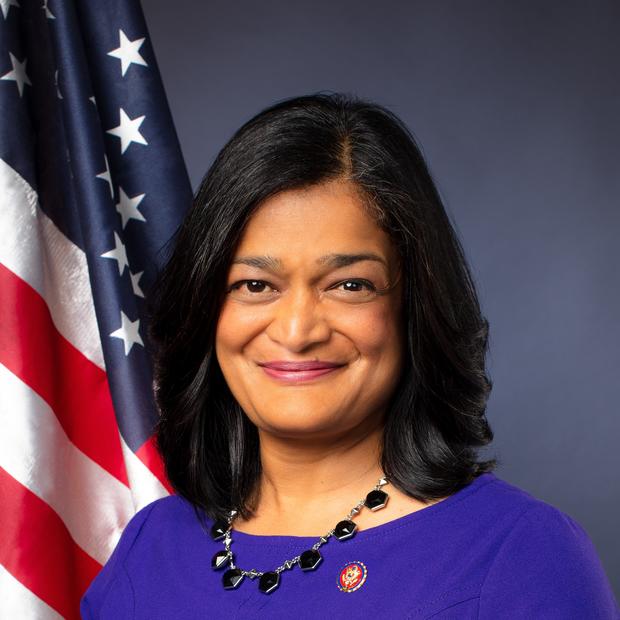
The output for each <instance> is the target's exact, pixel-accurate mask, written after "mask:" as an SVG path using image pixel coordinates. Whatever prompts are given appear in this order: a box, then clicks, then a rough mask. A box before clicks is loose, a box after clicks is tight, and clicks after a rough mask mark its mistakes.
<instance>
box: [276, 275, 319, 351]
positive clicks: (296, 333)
mask: <svg viewBox="0 0 620 620" xmlns="http://www.w3.org/2000/svg"><path fill="white" fill-rule="evenodd" d="M272 307H273V309H274V315H273V318H272V320H271V322H270V323H269V326H268V328H267V330H266V331H267V335H268V336H269V337H270V338H271V339H272V340H273V341H274V342H277V343H278V344H280V345H282V346H283V347H285V348H287V349H289V350H290V351H295V352H299V351H302V350H304V349H306V348H308V347H310V346H311V345H313V344H316V343H320V342H325V341H326V340H328V339H329V336H330V331H331V330H330V327H329V324H328V322H327V320H326V317H325V316H324V314H323V310H322V308H321V302H320V298H319V296H318V293H317V292H316V291H315V290H313V289H312V288H311V287H291V288H289V290H288V291H286V293H285V294H284V295H282V296H281V297H280V299H278V301H277V302H275V303H274V304H273V306H272Z"/></svg>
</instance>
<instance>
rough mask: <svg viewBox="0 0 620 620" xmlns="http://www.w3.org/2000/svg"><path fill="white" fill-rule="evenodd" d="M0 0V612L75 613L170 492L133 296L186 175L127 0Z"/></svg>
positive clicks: (149, 277)
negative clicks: (129, 529) (133, 529)
mask: <svg viewBox="0 0 620 620" xmlns="http://www.w3.org/2000/svg"><path fill="white" fill-rule="evenodd" d="M0 11H1V15H0V233H1V239H0V321H1V323H0V617H2V618H19V619H20V620H24V619H27V618H59V617H65V618H78V617H79V599H80V597H81V595H82V594H83V592H84V591H85V589H86V588H87V586H88V585H89V583H90V582H91V580H92V579H93V578H94V576H95V575H96V574H97V572H98V571H99V570H100V568H101V566H102V565H103V564H104V563H105V562H106V560H107V559H108V557H109V556H110V554H111V552H112V549H113V548H114V546H115V544H116V542H117V541H118V539H119V537H120V534H121V532H122V530H123V528H124V526H125V525H126V523H127V522H128V520H129V519H130V518H131V517H132V516H133V514H134V513H135V512H136V511H137V510H139V509H140V508H141V507H143V506H144V505H146V504H147V503H150V502H151V501H153V500H155V499H157V498H158V497H162V496H164V495H166V494H168V493H169V492H170V489H169V486H168V484H167V481H166V479H165V475H164V472H163V468H162V464H161V462H160V459H159V457H158V455H157V453H156V451H155V449H154V443H153V437H152V435H153V428H154V424H155V421H156V410H155V406H154V403H153V395H152V373H151V364H150V359H149V356H148V342H147V340H146V333H145V331H146V330H145V315H144V313H145V293H146V292H147V291H148V290H149V286H150V285H151V284H152V282H153V279H154V276H155V274H156V272H157V269H158V267H159V266H160V265H161V263H162V261H163V260H164V258H165V257H164V250H165V247H166V243H167V241H168V240H169V239H170V238H171V236H172V235H173V234H174V232H175V230H176V229H177V227H178V225H179V224H180V221H181V219H182V217H183V214H184V212H185V210H186V209H187V207H188V206H189V204H190V202H191V188H190V183H189V179H188V176H187V172H186V169H185V167H184V163H183V159H182V156H181V152H180V149H179V144H178V141H177V138H176V134H175V131H174V127H173V124H172V119H171V116H170V112H169V109H168V107H167V103H166V98H165V94H164V90H163V86H162V83H161V79H160V76H159V72H158V69H157V66H156V62H155V58H154V55H153V49H152V46H151V44H150V41H149V38H148V34H147V30H146V24H145V21H144V17H143V15H142V11H141V8H140V5H139V3H138V2H137V0H105V1H101V0H56V1H54V0H47V1H44V0H0Z"/></svg>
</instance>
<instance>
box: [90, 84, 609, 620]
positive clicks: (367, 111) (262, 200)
mask: <svg viewBox="0 0 620 620" xmlns="http://www.w3.org/2000/svg"><path fill="white" fill-rule="evenodd" d="M487 332H488V325H487V322H486V320H485V319H484V318H483V317H482V316H481V312H480V307H479V303H478V300H477V297H476V292H475V289H474V285H473V283H472V279H471V276H470V273H469V270H468V268H467V266H466V262H465V259H464V257H463V253H462V249H461V246H460V244H459V242H458V240H457V237H456V235H455V233H454V230H453V228H452V226H451V225H450V222H449V220H448V218H447V216H446V213H445V211H444V209H443V207H442V204H441V201H440V198H439V196H438V193H437V190H436V188H435V187H434V185H433V182H432V180H431V177H430V175H429V173H428V170H427V168H426V166H425V164H424V161H423V159H422V157H421V155H420V152H419V150H418V149H417V147H416V146H415V142H414V140H413V138H412V137H411V135H410V133H409V132H408V131H407V129H406V128H405V127H404V126H403V124H402V123H401V122H400V121H399V120H398V119H397V118H396V117H395V116H394V115H393V114H391V113H390V112H388V111H387V110H385V109H383V108H381V107H380V106H377V105H374V104H372V103H369V102H364V101H360V100H357V99H353V98H350V97H344V96H340V95H332V96H328V95H316V96H308V97H300V98H294V99H290V100H287V101H284V102H281V103H279V104H277V105H275V106H273V107H271V108H269V109H267V110H264V111H263V112H261V113H260V114H258V115H257V116H256V117H255V118H253V119H252V120H250V121H249V122H248V123H246V124H245V125H244V126H243V127H242V128H241V129H240V130H239V131H238V132H237V133H236V134H235V135H234V136H233V138H232V139H231V140H230V141H229V143H228V144H227V145H226V146H225V147H224V149H223V150H222V151H221V153H220V154H219V155H218V157H217V159H216V160H215V162H214V163H213V165H212V167H211V169H210V170H209V172H208V173H207V175H206V177H205V179H204V180H203V182H202V185H201V187H200V189H199V191H198V192H197V195H196V197H195V201H194V205H193V208H192V209H191V211H190V213H189V214H188V216H187V219H186V220H185V222H184V225H183V226H182V228H181V230H180V231H179V234H178V238H177V240H176V246H175V250H174V253H173V255H172V257H171V260H170V261H169V263H168V265H167V267H166V269H165V271H164V272H163V274H162V277H161V279H160V282H159V285H158V291H157V297H156V304H155V312H154V317H153V321H152V326H151V340H152V341H153V343H154V344H155V361H156V382H155V383H156V397H157V402H158V405H159V408H160V412H161V418H160V422H159V426H158V445H159V448H160V450H161V453H162V455H163V458H164V461H165V464H166V468H167V473H168V476H169V479H170V481H171V483H172V484H173V486H174V488H175V490H176V492H177V494H176V495H173V496H170V497H167V498H165V499H161V500H158V501H155V502H153V503H152V504H150V505H149V506H147V507H146V508H144V509H143V510H141V511H140V512H138V513H137V514H136V515H135V517H134V518H133V519H132V521H131V522H130V523H129V525H128V526H127V528H126V529H125V531H124V533H123V536H122V538H121V540H120V542H119V544H118V546H117V547H116V550H115V552H114V554H113V555H112V557H111V558H110V560H109V562H108V563H107V564H106V566H105V567H104V569H103V570H102V572H101V573H100V575H99V576H98V577H97V578H96V579H95V581H94V582H93V584H92V585H91V587H90V589H89V590H88V592H87V593H86V595H85V597H84V599H83V601H82V613H83V615H84V617H86V618H205V617H206V618H210V617H226V618H290V617H294V618H349V617H351V616H356V617H361V618H365V617H368V618H370V617H379V618H430V617H432V618H435V619H439V618H480V619H483V618H494V619H497V618H528V619H529V618H563V619H565V618H580V619H584V618H599V619H601V618H615V617H617V613H618V608H617V605H616V602H615V600H614V596H613V594H612V592H611V588H610V585H609V582H608V581H607V578H606V576H605V573H604V571H603V569H602V566H601V564H600V561H599V559H598V557H597V555H596V552H595V550H594V547H593V545H592V542H591V541H590V539H589V537H588V535H587V534H586V532H585V531H584V530H583V529H582V527H581V526H580V525H579V524H578V523H576V522H575V521H574V520H573V519H572V518H571V517H569V516H568V515H566V514H564V513H562V512H561V511H559V510H558V509H556V508H554V507H552V506H550V505H548V504H546V503H544V502H543V501H541V500H539V499H536V498H534V497H533V496H531V495H529V494H528V493H526V492H525V491H523V490H521V489H519V488H517V487H515V486H513V485H511V484H508V483H507V482H505V481H503V480H501V479H500V478H498V477H496V476H495V474H494V473H493V471H492V470H493V468H494V467H495V465H496V460H486V461H481V460H479V458H478V454H477V449H478V448H479V447H481V446H484V445H486V444H488V443H489V442H490V441H491V440H492V437H493V435H492V432H491V430H490V428H489V425H488V422H487V420H486V418H485V405H486V401H487V397H488V394H489V391H490V388H491V383H490V381H489V380H488V378H487V376H486V373H485V352H486V349H487Z"/></svg>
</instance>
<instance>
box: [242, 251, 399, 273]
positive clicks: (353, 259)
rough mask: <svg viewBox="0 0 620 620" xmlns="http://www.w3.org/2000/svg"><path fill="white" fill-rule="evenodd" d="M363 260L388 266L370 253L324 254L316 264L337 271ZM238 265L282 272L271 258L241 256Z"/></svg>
mask: <svg viewBox="0 0 620 620" xmlns="http://www.w3.org/2000/svg"><path fill="white" fill-rule="evenodd" d="M365 260H372V261H377V262H379V263H383V264H384V265H385V266H386V267H387V266H388V265H387V263H386V261H385V260H384V259H383V258H381V257H380V256H379V255H378V254H374V253H372V252H362V253H358V254H326V255H325V256H320V257H319V258H317V260H316V262H317V263H318V264H319V265H327V266H329V267H334V268H336V269H337V268H339V267H347V266H349V265H352V264H353V263H358V262H360V261H365ZM238 264H241V265H249V266H250V267H256V268H258V269H267V270H269V271H280V270H282V261H281V260H280V259H279V258H275V257H273V256H241V257H239V258H235V259H234V260H233V265H238Z"/></svg>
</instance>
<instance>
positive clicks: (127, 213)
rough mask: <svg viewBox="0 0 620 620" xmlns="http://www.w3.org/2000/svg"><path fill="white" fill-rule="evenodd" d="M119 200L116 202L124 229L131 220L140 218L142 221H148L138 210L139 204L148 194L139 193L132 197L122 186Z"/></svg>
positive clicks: (119, 191)
mask: <svg viewBox="0 0 620 620" xmlns="http://www.w3.org/2000/svg"><path fill="white" fill-rule="evenodd" d="M118 193H119V198H120V200H119V202H118V203H117V204H116V210H117V211H118V212H119V213H120V214H121V219H122V221H123V230H124V229H125V226H126V225H127V222H128V221H129V220H139V221H140V222H146V218H145V217H144V216H143V215H142V213H140V211H138V205H139V204H140V203H141V202H142V199H143V198H144V197H145V196H146V194H138V195H137V196H132V197H131V198H130V197H129V196H127V194H126V193H125V192H124V191H123V188H122V187H119V188H118Z"/></svg>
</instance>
